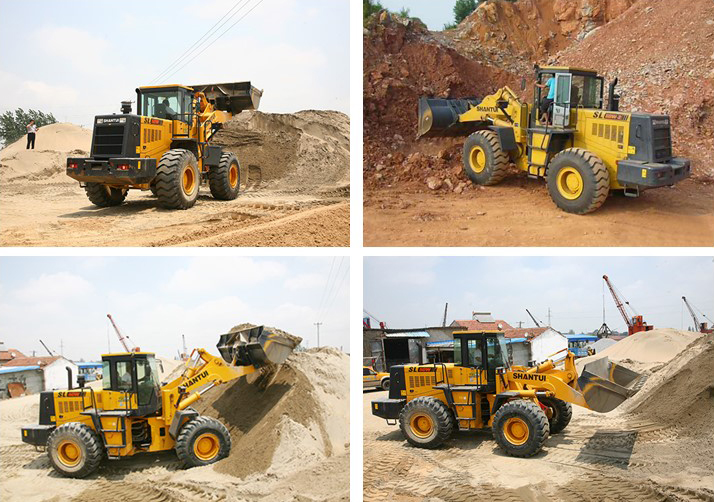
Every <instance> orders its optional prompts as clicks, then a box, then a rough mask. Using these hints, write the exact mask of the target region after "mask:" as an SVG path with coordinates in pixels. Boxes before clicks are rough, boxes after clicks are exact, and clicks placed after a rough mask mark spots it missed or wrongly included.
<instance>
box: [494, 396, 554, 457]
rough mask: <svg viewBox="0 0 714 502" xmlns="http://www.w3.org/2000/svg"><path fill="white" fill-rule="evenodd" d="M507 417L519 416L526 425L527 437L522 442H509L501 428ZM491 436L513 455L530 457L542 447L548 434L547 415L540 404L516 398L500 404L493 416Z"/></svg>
mask: <svg viewBox="0 0 714 502" xmlns="http://www.w3.org/2000/svg"><path fill="white" fill-rule="evenodd" d="M509 418H520V419H521V420H523V421H524V422H525V423H526V424H527V426H528V437H527V439H526V441H525V442H524V443H523V444H514V443H511V442H510V441H509V440H508V439H507V438H506V435H505V434H504V431H503V428H504V426H505V424H506V422H507V420H508V419H509ZM492 432H493V438H494V439H495V440H496V443H498V446H500V447H501V449H502V450H503V451H504V452H506V453H507V454H508V455H511V456H513V457H532V456H533V455H535V454H536V453H538V452H539V451H540V450H541V448H543V443H544V442H545V440H546V439H547V438H548V434H550V426H549V425H548V417H547V416H546V414H545V412H544V411H543V410H542V409H541V407H540V406H538V405H537V404H535V403H534V402H532V401H525V400H523V399H516V400H513V401H509V402H507V403H506V404H504V405H503V406H501V407H500V408H499V409H498V411H497V412H496V414H495V415H494V416H493V425H492Z"/></svg>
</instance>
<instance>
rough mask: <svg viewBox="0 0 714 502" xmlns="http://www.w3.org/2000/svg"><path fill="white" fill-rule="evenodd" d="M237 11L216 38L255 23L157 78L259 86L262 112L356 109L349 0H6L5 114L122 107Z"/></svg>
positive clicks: (63, 114) (2, 3) (1, 41)
mask: <svg viewBox="0 0 714 502" xmlns="http://www.w3.org/2000/svg"><path fill="white" fill-rule="evenodd" d="M254 6H256V7H255V9H254V10H252V11H250V9H251V8H252V7H254ZM233 7H235V9H234V10H233V11H232V12H231V14H235V16H234V17H233V18H230V20H229V21H228V22H226V24H225V25H223V26H221V27H220V28H219V29H218V30H217V31H216V33H215V35H213V34H212V35H210V36H209V37H208V41H210V40H213V39H214V38H217V36H218V34H220V33H221V32H222V31H224V30H225V29H227V28H228V27H229V26H231V24H233V23H234V22H236V21H237V20H238V19H240V18H241V17H242V16H243V15H246V17H245V18H244V19H243V20H241V21H239V22H238V24H237V25H236V26H235V27H233V28H232V29H231V30H230V31H229V32H228V33H227V34H226V35H224V36H223V37H222V38H220V39H219V40H218V41H217V42H216V43H215V44H214V45H212V46H211V47H210V48H209V49H207V50H206V51H205V52H204V53H203V54H202V55H200V56H198V57H197V59H195V60H194V61H193V62H191V63H189V64H188V65H187V66H186V67H185V68H184V69H182V70H180V71H179V72H178V73H176V74H175V75H173V76H171V77H170V78H169V79H168V81H162V82H160V83H181V84H187V85H190V84H203V83H211V82H216V83H219V82H235V81H243V80H250V81H252V82H253V83H254V85H255V86H256V87H258V88H261V89H264V91H265V93H264V95H263V101H262V103H261V109H262V110H264V111H268V112H294V111H298V110H301V109H333V110H339V111H343V112H345V113H348V112H349V29H348V25H349V2H348V0H329V1H324V0H262V2H261V0H204V1H202V2H200V3H196V2H191V1H188V0H152V1H143V0H141V1H139V0H124V1H122V2H120V3H116V2H109V1H95V0H72V1H71V2H70V1H63V2H58V1H54V0H33V1H32V2H30V3H27V2H20V1H16V0H0V47H2V50H1V51H0V89H1V90H2V92H1V93H0V112H4V111H6V110H8V109H13V110H14V109H15V108H17V107H22V108H25V109H28V108H33V109H41V110H43V111H50V112H52V113H54V114H55V116H56V117H57V119H58V120H60V121H69V122H74V123H78V124H84V125H87V124H91V122H92V118H93V117H94V115H99V114H106V113H112V112H115V111H116V112H118V111H119V103H120V101H122V100H128V99H135V97H136V94H135V93H134V90H135V89H136V87H138V86H140V85H148V84H149V83H151V82H152V80H153V79H154V78H155V77H157V76H158V75H159V74H160V73H161V72H162V71H163V70H164V69H165V68H167V67H169V66H170V65H171V63H172V62H174V61H175V60H176V59H177V58H179V56H181V54H182V53H183V52H184V51H185V50H186V49H188V48H189V47H191V45H193V44H194V42H196V41H198V40H199V38H201V36H202V35H204V34H205V33H206V32H207V31H208V30H209V29H210V28H211V27H213V25H214V24H216V22H218V21H219V20H220V19H221V18H222V17H223V16H224V15H225V14H226V13H228V12H229V11H230V9H231V8H233ZM249 11H250V12H249ZM226 20H227V19H226ZM226 20H224V21H226ZM222 22H223V21H222ZM200 47H201V49H202V48H203V47H205V46H200ZM199 50H200V49H199ZM190 57H192V56H190ZM190 57H188V58H186V59H185V60H184V61H181V62H180V63H179V64H177V65H175V68H178V67H179V66H180V65H181V64H183V63H184V62H186V61H188V59H190Z"/></svg>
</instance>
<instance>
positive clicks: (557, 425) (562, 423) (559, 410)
mask: <svg viewBox="0 0 714 502" xmlns="http://www.w3.org/2000/svg"><path fill="white" fill-rule="evenodd" d="M538 401H540V403H541V404H542V405H543V406H546V407H548V408H550V411H551V413H552V416H551V417H550V418H549V419H548V423H549V424H550V433H551V434H557V433H559V432H561V431H562V430H563V429H565V428H566V427H567V426H568V424H569V423H570V419H571V418H573V407H572V405H571V404H570V403H566V402H565V401H563V400H562V399H557V398H555V397H539V398H538ZM546 416H547V415H546Z"/></svg>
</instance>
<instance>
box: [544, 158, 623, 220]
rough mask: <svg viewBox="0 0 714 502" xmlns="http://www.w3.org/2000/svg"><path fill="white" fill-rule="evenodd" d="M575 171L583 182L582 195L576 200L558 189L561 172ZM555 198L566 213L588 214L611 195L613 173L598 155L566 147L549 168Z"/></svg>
mask: <svg viewBox="0 0 714 502" xmlns="http://www.w3.org/2000/svg"><path fill="white" fill-rule="evenodd" d="M568 167H571V168H574V169H575V170H577V171H578V173H579V174H580V177H581V178H582V182H583V188H582V192H581V193H580V195H579V196H578V197H577V198H576V199H572V200H571V199H568V198H567V197H564V196H563V195H562V194H561V193H560V191H559V190H558V181H557V180H558V173H559V172H560V171H561V170H563V169H565V168H568ZM546 180H547V182H548V192H549V193H550V197H551V199H553V202H555V205H556V206H558V207H559V208H560V209H562V210H563V211H566V212H568V213H573V214H587V213H591V212H593V211H595V210H596V209H597V208H599V207H600V206H602V205H603V203H604V202H605V200H606V199H607V196H608V194H609V193H610V172H609V171H608V170H607V167H605V164H603V162H602V160H600V158H599V157H597V156H596V155H595V154H593V153H590V152H588V151H587V150H583V149H582V148H566V149H565V150H563V151H562V152H560V153H559V154H558V155H556V156H555V157H553V160H552V161H551V162H550V164H549V165H548V172H547V174H546Z"/></svg>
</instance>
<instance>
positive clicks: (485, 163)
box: [463, 131, 508, 185]
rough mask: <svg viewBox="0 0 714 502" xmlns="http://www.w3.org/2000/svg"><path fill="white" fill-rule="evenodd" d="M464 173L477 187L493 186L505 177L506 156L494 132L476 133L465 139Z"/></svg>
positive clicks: (506, 167)
mask: <svg viewBox="0 0 714 502" xmlns="http://www.w3.org/2000/svg"><path fill="white" fill-rule="evenodd" d="M463 163H464V172H465V173H466V176H468V177H469V179H470V180H471V181H473V182H474V183H476V184H478V185H495V184H496V183H499V182H500V181H501V180H502V179H503V178H505V177H506V171H507V169H508V154H507V153H506V152H504V151H503V149H502V148H501V143H500V142H499V141H498V135H497V134H496V133H495V132H494V131H478V132H475V133H473V134H472V135H471V136H469V137H468V138H466V142H465V143H464V152H463Z"/></svg>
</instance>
